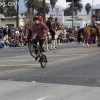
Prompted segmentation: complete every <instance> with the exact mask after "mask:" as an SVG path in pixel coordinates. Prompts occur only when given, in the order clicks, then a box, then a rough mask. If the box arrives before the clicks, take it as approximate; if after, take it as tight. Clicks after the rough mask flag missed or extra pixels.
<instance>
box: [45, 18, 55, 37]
mask: <svg viewBox="0 0 100 100" xmlns="http://www.w3.org/2000/svg"><path fill="white" fill-rule="evenodd" d="M52 21H53V17H49V18H48V20H47V21H46V25H47V27H48V28H49V32H50V34H51V36H52V39H54V38H55V31H54V30H53V27H52Z"/></svg>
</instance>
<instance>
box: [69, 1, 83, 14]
mask: <svg viewBox="0 0 100 100" xmlns="http://www.w3.org/2000/svg"><path fill="white" fill-rule="evenodd" d="M73 3H74V4H73ZM73 3H70V4H69V7H70V8H72V5H74V7H77V8H78V9H76V10H75V9H74V11H75V12H76V14H77V11H78V12H81V10H82V8H83V4H82V3H81V1H77V2H73Z"/></svg>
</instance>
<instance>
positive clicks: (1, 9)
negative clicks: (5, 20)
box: [0, 6, 4, 14]
mask: <svg viewBox="0 0 100 100" xmlns="http://www.w3.org/2000/svg"><path fill="white" fill-rule="evenodd" d="M0 14H4V7H3V6H0Z"/></svg>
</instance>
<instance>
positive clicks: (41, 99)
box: [37, 95, 53, 100]
mask: <svg viewBox="0 0 100 100" xmlns="http://www.w3.org/2000/svg"><path fill="white" fill-rule="evenodd" d="M49 97H53V95H51V96H46V97H42V98H39V99H37V100H45V99H47V98H49Z"/></svg>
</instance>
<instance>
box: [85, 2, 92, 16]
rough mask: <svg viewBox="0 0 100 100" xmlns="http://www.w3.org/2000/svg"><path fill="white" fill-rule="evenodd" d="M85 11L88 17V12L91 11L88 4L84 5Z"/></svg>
mask: <svg viewBox="0 0 100 100" xmlns="http://www.w3.org/2000/svg"><path fill="white" fill-rule="evenodd" d="M85 10H86V13H87V15H88V14H89V12H90V11H91V4H90V3H87V4H86V5H85Z"/></svg>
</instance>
